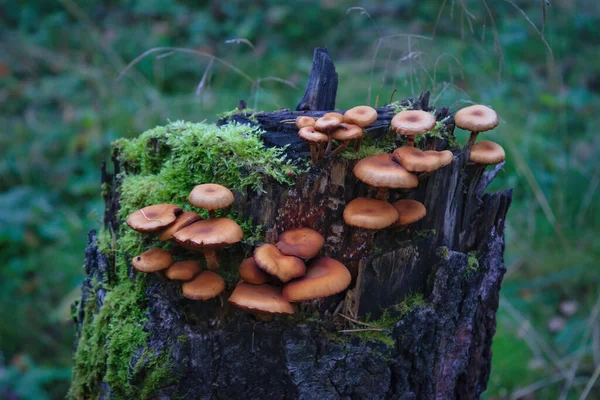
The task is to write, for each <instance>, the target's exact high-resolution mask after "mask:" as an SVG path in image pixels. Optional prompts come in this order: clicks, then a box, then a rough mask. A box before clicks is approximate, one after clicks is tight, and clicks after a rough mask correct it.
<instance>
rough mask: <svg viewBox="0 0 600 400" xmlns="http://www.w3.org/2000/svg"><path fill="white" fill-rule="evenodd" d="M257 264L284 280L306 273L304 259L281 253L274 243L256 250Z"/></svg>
mask: <svg viewBox="0 0 600 400" xmlns="http://www.w3.org/2000/svg"><path fill="white" fill-rule="evenodd" d="M254 261H256V265H258V267H259V268H260V269H262V270H263V271H265V272H267V273H268V274H270V275H273V276H275V277H277V278H278V279H279V280H280V281H282V282H287V281H289V280H290V279H293V278H298V277H299V276H302V275H304V274H305V273H306V265H304V261H302V260H301V259H299V258H298V257H294V256H286V255H285V254H281V252H280V251H279V249H277V247H275V246H274V245H272V244H263V245H262V246H260V247H257V248H256V250H254Z"/></svg>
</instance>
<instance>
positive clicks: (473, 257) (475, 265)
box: [466, 251, 481, 276]
mask: <svg viewBox="0 0 600 400" xmlns="http://www.w3.org/2000/svg"><path fill="white" fill-rule="evenodd" d="M480 270H481V268H480V266H479V260H478V259H477V254H476V253H475V252H473V251H472V252H470V253H469V260H468V264H467V272H466V274H467V276H470V275H471V274H472V273H473V272H479V271H480Z"/></svg>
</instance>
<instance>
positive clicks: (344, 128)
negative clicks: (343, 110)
mask: <svg viewBox="0 0 600 400" xmlns="http://www.w3.org/2000/svg"><path fill="white" fill-rule="evenodd" d="M363 136H364V131H363V129H362V128H361V127H360V126H358V125H352V124H346V123H345V124H343V125H340V127H339V128H338V129H336V130H335V131H333V133H332V134H331V138H332V139H335V140H338V141H340V142H345V141H348V140H353V139H362V137H363Z"/></svg>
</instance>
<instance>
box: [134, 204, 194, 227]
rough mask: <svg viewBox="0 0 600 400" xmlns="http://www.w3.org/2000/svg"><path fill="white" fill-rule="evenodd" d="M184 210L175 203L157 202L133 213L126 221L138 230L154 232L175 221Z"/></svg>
mask: <svg viewBox="0 0 600 400" xmlns="http://www.w3.org/2000/svg"><path fill="white" fill-rule="evenodd" d="M182 212H183V210H182V209H181V208H180V207H178V206H176V205H174V204H155V205H153V206H148V207H144V208H142V209H140V210H137V211H135V212H133V213H131V214H130V215H129V216H128V217H127V220H126V221H125V222H126V223H127V225H129V227H130V228H131V229H133V230H136V231H138V232H154V231H156V230H158V229H161V228H165V227H167V226H169V225H170V224H172V223H173V222H175V219H176V218H177V216H178V215H179V214H181V213H182Z"/></svg>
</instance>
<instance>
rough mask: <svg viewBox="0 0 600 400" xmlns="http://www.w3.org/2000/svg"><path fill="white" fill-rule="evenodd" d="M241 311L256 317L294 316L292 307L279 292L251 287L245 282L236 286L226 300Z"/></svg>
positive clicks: (276, 289) (275, 289) (265, 287)
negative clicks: (270, 315) (256, 315)
mask: <svg viewBox="0 0 600 400" xmlns="http://www.w3.org/2000/svg"><path fill="white" fill-rule="evenodd" d="M228 301H229V302H230V303H231V304H233V305H234V306H236V307H238V308H241V309H242V310H245V311H249V312H251V313H255V314H258V315H263V314H294V312H295V310H294V306H292V305H291V304H290V302H289V301H287V300H286V299H285V298H283V296H282V295H281V290H280V289H279V288H275V287H273V286H270V285H267V284H266V283H265V284H262V285H252V284H250V283H246V282H240V283H238V284H237V286H236V287H235V289H234V290H233V293H231V296H230V297H229V300H228Z"/></svg>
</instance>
